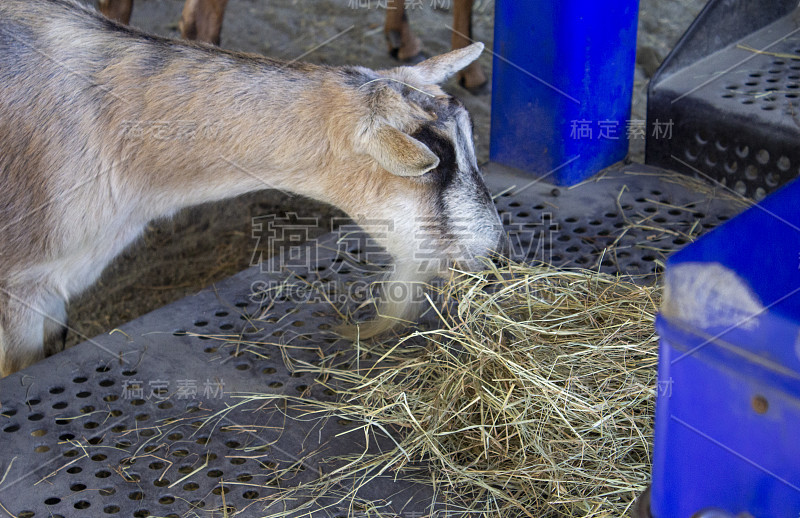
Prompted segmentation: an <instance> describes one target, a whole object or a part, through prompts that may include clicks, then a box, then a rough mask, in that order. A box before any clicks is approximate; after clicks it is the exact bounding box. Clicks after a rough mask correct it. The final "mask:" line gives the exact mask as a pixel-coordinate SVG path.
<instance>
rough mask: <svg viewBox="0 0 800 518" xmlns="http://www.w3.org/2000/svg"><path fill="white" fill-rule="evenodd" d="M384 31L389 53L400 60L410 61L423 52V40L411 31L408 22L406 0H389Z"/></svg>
mask: <svg viewBox="0 0 800 518" xmlns="http://www.w3.org/2000/svg"><path fill="white" fill-rule="evenodd" d="M383 33H384V34H385V35H386V43H387V44H388V45H389V54H391V55H392V57H394V58H397V59H399V60H400V61H409V60H411V59H413V58H415V57H416V56H418V55H419V53H420V52H422V41H420V39H419V38H417V37H416V36H415V35H414V34H413V33H412V32H411V25H410V24H409V23H408V17H407V16H406V2H405V0H388V2H387V4H386V24H385V25H384V27H383Z"/></svg>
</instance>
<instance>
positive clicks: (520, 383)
mask: <svg viewBox="0 0 800 518" xmlns="http://www.w3.org/2000/svg"><path fill="white" fill-rule="evenodd" d="M441 295H442V296H443V297H444V299H445V300H447V301H449V303H447V304H438V303H437V304H436V306H437V307H438V308H439V309H435V308H432V310H433V311H436V312H437V313H438V317H439V318H440V320H441V325H442V327H441V329H437V330H432V331H418V332H415V333H413V334H411V335H409V336H407V337H404V338H400V339H394V340H389V341H386V342H384V343H382V344H379V345H378V346H370V347H369V348H368V350H369V351H370V352H371V353H372V354H373V358H375V357H377V358H379V359H378V360H377V362H376V363H374V364H372V365H371V366H370V367H369V368H368V369H362V370H361V371H360V372H354V371H353V370H337V369H336V368H332V367H331V366H330V365H328V366H326V367H325V368H320V367H317V366H311V365H293V366H292V367H293V368H295V369H298V370H303V371H306V372H308V371H312V372H318V373H319V374H321V375H324V376H325V377H326V378H325V379H327V380H328V382H327V383H328V386H329V387H331V388H333V389H334V390H337V391H338V392H339V395H340V398H339V402H338V403H336V404H332V405H331V404H321V403H319V402H312V401H306V402H304V403H305V404H307V405H309V406H308V409H309V410H308V411H309V413H314V412H321V411H325V412H332V413H334V414H335V415H338V416H342V417H345V418H349V419H353V420H361V421H364V422H367V423H369V426H372V427H374V428H375V429H378V428H380V429H384V430H390V429H394V430H398V429H399V430H402V433H401V434H399V435H400V436H401V437H402V441H400V442H398V444H397V447H396V448H395V449H394V451H391V452H388V453H384V454H381V455H377V456H376V455H365V456H361V457H358V458H355V459H349V460H348V463H347V467H346V469H343V470H339V471H337V472H334V473H331V474H329V475H326V476H325V477H323V480H320V481H319V482H316V483H315V486H316V487H315V491H319V490H320V489H321V488H322V487H327V488H330V487H333V486H334V485H336V484H335V483H336V482H337V480H342V481H344V480H350V481H352V480H354V479H358V478H359V477H362V478H363V479H364V480H366V479H369V478H370V477H371V476H372V475H374V474H376V473H379V472H387V471H390V472H393V473H397V472H398V471H399V472H400V473H401V475H402V474H403V470H408V474H410V475H411V476H420V471H419V470H420V463H422V464H421V465H422V466H424V467H425V468H424V469H427V470H429V471H428V472H427V481H428V483H430V482H431V480H433V481H434V484H435V486H436V487H435V489H436V491H437V492H438V495H439V497H440V499H441V500H444V501H447V502H448V507H450V506H453V507H455V508H459V507H460V508H462V509H464V511H465V512H467V511H469V512H471V513H479V514H482V515H484V516H492V517H516V516H529V517H535V518H542V517H550V516H568V517H573V516H583V517H601V516H603V517H609V516H614V517H618V516H623V515H625V513H626V512H627V511H628V509H629V508H630V506H631V504H632V502H633V500H634V499H635V498H636V497H637V496H638V495H639V494H640V493H641V492H642V491H643V490H644V489H645V488H646V486H647V483H648V480H649V475H650V465H651V458H650V454H651V452H650V447H651V443H652V436H653V429H652V417H653V403H654V400H655V385H656V381H655V378H656V354H657V352H656V345H657V337H656V335H655V332H654V329H653V319H654V315H655V311H656V307H657V305H658V300H657V298H658V291H657V289H656V288H654V287H646V286H645V287H643V286H637V285H635V284H632V283H629V282H624V281H622V280H620V279H618V278H615V277H610V276H606V275H599V274H597V273H594V272H590V271H564V270H554V269H552V268H546V267H530V266H522V265H511V266H508V267H505V268H504V269H503V270H502V271H501V270H499V269H497V268H494V267H493V268H491V269H488V270H486V271H484V272H481V273H471V274H463V275H460V276H458V277H456V278H454V279H452V280H451V282H449V283H447V285H446V286H445V288H444V289H443V292H442V294H441ZM442 307H445V308H449V309H448V310H447V311H445V310H442V309H441V308H442ZM357 345H358V347H360V348H361V350H362V352H363V351H364V350H367V346H366V345H365V344H363V343H362V344H357ZM373 361H374V360H373ZM315 369H316V370H315ZM342 382H344V383H342ZM342 386H345V387H347V388H345V389H342V388H341V387H342ZM305 489H309V488H305ZM296 490H301V491H302V490H303V488H297V489H296ZM471 515H472V516H474V515H475V514H471Z"/></svg>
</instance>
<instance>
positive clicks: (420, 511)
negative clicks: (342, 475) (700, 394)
mask: <svg viewBox="0 0 800 518" xmlns="http://www.w3.org/2000/svg"><path fill="white" fill-rule="evenodd" d="M487 177H488V181H489V183H490V187H491V188H492V190H493V191H494V192H495V193H498V196H497V197H496V201H497V205H498V208H499V209H500V211H501V213H502V214H503V217H504V221H505V223H506V227H507V229H508V231H509V234H510V237H511V241H512V248H513V252H514V256H515V259H518V260H521V259H528V260H545V261H547V262H550V263H552V264H554V265H556V266H565V267H569V266H582V267H586V268H594V269H597V268H599V269H600V270H601V271H605V272H614V271H621V272H624V273H626V274H631V275H634V276H636V279H637V282H652V281H653V280H654V279H655V277H654V273H655V272H657V270H658V268H659V264H660V262H661V261H662V260H663V257H664V255H665V254H666V253H668V252H669V251H670V250H674V249H676V248H678V247H680V246H681V245H683V244H685V243H686V242H687V241H688V240H689V239H691V238H692V237H693V236H696V235H698V234H700V233H702V232H705V231H707V230H709V229H711V228H713V227H714V226H716V225H718V224H720V223H721V222H722V221H724V220H726V219H728V218H729V217H731V216H732V215H733V214H735V213H737V212H739V211H741V210H742V209H743V208H744V205H742V204H740V203H736V202H734V201H733V200H732V199H730V198H726V197H715V194H720V193H715V192H714V191H713V190H711V189H707V188H706V189H703V190H702V192H700V191H698V190H694V188H696V187H697V186H694V188H693V187H692V186H690V185H687V184H685V183H682V182H685V181H686V180H685V179H677V180H676V177H674V176H669V177H662V176H660V175H659V171H658V170H655V169H652V168H647V167H643V166H628V167H618V168H614V169H612V170H610V171H608V172H607V173H605V174H604V175H602V176H601V177H600V178H597V179H594V180H592V181H590V182H587V183H584V184H583V185H581V186H578V187H574V188H556V187H554V186H552V185H549V184H546V182H543V181H535V180H533V179H531V178H529V177H520V176H515V175H514V174H512V173H510V172H507V171H504V170H501V169H500V168H498V167H496V166H489V167H488V168H487ZM352 230H353V229H352V228H350V229H342V230H341V231H340V232H339V233H334V234H329V235H327V236H325V238H323V239H322V240H320V241H319V242H318V243H315V244H304V245H299V246H298V247H297V248H296V249H293V250H287V251H285V253H284V255H283V257H280V258H273V259H271V260H268V261H266V262H265V263H263V264H261V265H259V266H254V267H252V268H250V269H248V270H245V271H243V272H241V273H239V274H238V275H235V276H233V277H231V278H229V279H227V280H225V281H224V282H221V283H219V284H217V285H216V286H213V287H210V288H208V289H206V290H204V291H203V292H201V293H199V294H197V295H195V296H192V297H187V298H186V299H183V300H181V301H178V302H176V303H174V304H171V305H169V306H166V307H164V308H162V309H159V310H157V311H155V312H153V313H150V314H148V315H145V316H143V317H141V318H139V319H137V320H135V321H133V322H130V323H128V324H126V325H125V326H123V327H122V328H120V329H119V330H115V331H114V332H111V333H109V334H106V335H102V336H99V337H97V338H95V339H93V340H90V341H87V342H84V343H82V344H80V345H77V346H75V347H73V348H71V349H69V350H67V351H65V352H63V353H60V354H58V355H55V356H53V357H50V358H48V359H47V360H45V361H43V362H40V363H39V364H37V365H35V366H33V367H31V368H29V369H26V370H25V371H23V372H19V373H17V374H14V375H12V376H9V377H7V378H5V379H3V380H0V404H1V405H2V406H1V407H0V448H1V450H2V451H1V452H0V480H1V481H0V504H2V505H3V506H4V508H5V509H6V510H7V511H8V512H9V513H12V514H13V515H14V516H18V517H20V518H24V517H27V518H30V517H34V516H35V517H57V516H62V517H69V518H73V517H75V518H81V517H100V516H114V517H123V516H124V517H145V516H204V517H206V516H207V517H212V516H218V517H222V516H248V517H249V516H275V515H277V514H278V513H287V514H288V515H292V516H301V515H309V516H332V517H344V516H358V515H359V511H358V509H359V507H358V506H359V504H360V502H368V501H369V502H376V503H377V504H378V505H382V506H383V507H382V508H381V509H382V512H383V513H384V514H383V516H392V515H396V516H401V517H404V518H411V517H416V518H420V517H423V516H428V515H429V514H430V513H431V512H432V510H433V509H434V508H436V509H438V510H439V511H438V512H439V514H437V516H448V515H458V512H457V511H452V510H448V509H447V508H446V506H445V505H443V504H442V505H439V506H438V507H434V504H433V503H432V499H433V493H432V490H431V489H430V488H429V487H428V486H427V485H426V484H425V483H418V482H413V481H408V480H404V479H402V477H400V478H396V477H395V475H396V474H395V473H392V472H390V471H387V472H386V473H384V474H383V475H381V476H377V477H375V478H374V479H372V480H370V481H369V483H367V484H366V485H365V486H364V487H363V488H362V490H361V491H360V492H359V500H357V501H351V500H347V501H341V502H339V501H337V500H336V498H334V497H333V496H327V497H325V498H321V499H316V498H317V496H318V495H313V494H297V495H294V497H293V498H292V499H290V500H284V501H281V502H274V501H272V500H270V497H271V495H275V494H277V492H278V491H279V490H281V489H284V490H285V489H286V488H291V487H293V486H296V485H298V484H299V483H302V482H308V481H310V480H314V479H315V477H318V476H319V473H321V472H326V471H328V472H329V471H330V470H333V469H335V468H336V466H337V465H336V463H330V462H328V461H327V460H326V459H329V458H331V457H332V456H334V455H347V454H360V453H361V452H363V451H364V449H365V447H366V443H367V442H368V443H369V448H370V451H378V450H380V449H382V448H387V447H392V445H393V443H392V441H391V440H390V439H388V438H386V437H383V438H381V437H379V435H380V434H377V435H376V434H374V433H372V432H370V433H365V431H364V430H365V428H364V423H359V422H349V421H345V420H340V419H338V418H332V417H325V416H319V415H316V416H304V415H301V413H300V411H299V410H297V409H295V408H293V407H292V406H291V405H286V404H284V402H282V401H281V400H277V401H272V402H270V403H269V404H265V405H263V407H260V408H259V405H252V404H251V405H250V406H249V407H247V408H242V409H240V411H236V412H231V413H228V414H226V413H224V412H222V411H223V410H225V409H226V408H229V407H231V406H233V405H237V404H239V403H240V402H241V401H242V400H241V399H239V398H237V397H236V394H237V393H254V392H255V393H266V394H282V395H285V396H286V397H287V398H291V397H293V396H299V395H304V396H305V397H310V398H315V399H318V400H325V399H331V398H333V397H334V393H333V392H332V391H331V390H330V389H329V388H327V387H326V386H325V385H323V384H321V383H319V381H320V380H318V379H316V378H315V377H314V376H313V375H311V374H308V373H303V372H302V370H295V371H294V372H290V370H288V369H287V367H286V364H287V363H293V364H295V365H297V364H299V363H302V362H308V363H309V364H312V365H316V364H318V362H319V361H320V358H321V357H323V356H327V357H330V356H331V355H332V354H334V353H335V352H336V351H340V352H341V363H342V364H345V363H347V362H353V361H360V360H361V358H359V357H357V356H356V355H355V354H354V346H353V344H352V343H351V342H348V341H346V340H338V341H337V340H336V339H335V338H334V337H333V336H332V335H331V334H330V332H329V330H330V328H331V326H332V325H333V324H335V323H336V322H337V317H336V314H335V311H333V309H332V308H333V307H334V305H335V304H336V301H335V299H336V297H337V296H338V294H340V293H342V289H341V288H342V287H343V286H348V285H353V284H354V283H356V282H357V281H359V280H361V279H363V278H364V277H365V276H368V275H373V274H372V273H370V272H369V268H368V267H367V266H366V263H367V262H373V260H374V257H375V256H374V255H373V256H372V257H370V260H369V261H365V260H364V259H365V257H364V256H365V255H366V253H367V252H368V251H369V245H367V244H366V243H365V242H364V238H363V236H362V235H360V234H357V233H353V232H352ZM611 245H614V246H613V247H612V246H611ZM309 284H313V285H314V286H315V290H314V293H316V294H319V293H324V294H326V295H327V296H329V297H330V298H331V299H333V302H334V305H332V304H331V302H329V300H327V299H326V297H325V296H308V297H305V298H302V295H303V294H302V287H303V286H307V285H309ZM290 286H294V287H295V288H289V287H290ZM292 289H295V291H294V292H293V291H292ZM297 290H300V291H297ZM301 300H302V301H301ZM256 344H260V345H258V346H256ZM289 358H291V359H292V360H293V361H292V362H288V359H289ZM368 360H369V359H368V358H364V361H368ZM221 412H222V413H221ZM345 432H347V433H345ZM367 438H368V440H367ZM132 459H133V460H132ZM332 489H333V490H332V491H331V492H330V494H336V493H337V490H339V489H340V491H339V493H340V494H344V493H346V489H347V488H332ZM223 510H224V511H223ZM290 511H293V512H294V514H291V513H290ZM362 516H366V515H362ZM371 516H372V515H371Z"/></svg>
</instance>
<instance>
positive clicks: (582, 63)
mask: <svg viewBox="0 0 800 518" xmlns="http://www.w3.org/2000/svg"><path fill="white" fill-rule="evenodd" d="M638 4H639V2H638V0H617V1H614V2H598V1H596V0H591V1H590V0H559V1H543V2H542V1H532V2H528V1H524V2H522V1H519V0H497V2H496V4H495V26H494V53H495V56H494V63H493V68H492V130H491V153H490V154H491V159H492V160H493V161H495V162H499V163H501V164H503V165H507V166H511V167H515V168H518V169H521V170H523V171H526V172H529V173H531V174H533V175H536V176H540V177H545V178H547V180H548V181H552V182H554V183H557V184H560V185H571V184H575V183H578V182H580V181H581V180H583V179H585V178H588V177H589V176H591V175H593V174H594V173H596V172H597V171H599V170H601V169H603V168H604V167H607V166H609V165H611V164H613V163H614V162H618V161H619V160H622V159H623V158H625V156H626V154H627V152H628V130H629V126H628V119H629V116H630V110H631V93H632V91H633V71H634V63H635V59H636V21H637V17H638V7H639V5H638ZM642 122H643V121H642ZM634 131H636V135H637V137H638V138H644V133H643V132H644V128H643V127H641V128H634Z"/></svg>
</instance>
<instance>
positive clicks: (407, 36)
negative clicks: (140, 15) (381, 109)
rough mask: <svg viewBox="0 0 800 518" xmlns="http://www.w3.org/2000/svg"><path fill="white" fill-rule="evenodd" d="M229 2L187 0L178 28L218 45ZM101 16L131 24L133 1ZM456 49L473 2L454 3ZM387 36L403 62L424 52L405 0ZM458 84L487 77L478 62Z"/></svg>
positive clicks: (394, 7) (466, 35)
mask: <svg viewBox="0 0 800 518" xmlns="http://www.w3.org/2000/svg"><path fill="white" fill-rule="evenodd" d="M227 4H228V0H186V2H185V3H184V4H183V12H182V14H181V20H180V22H179V23H178V27H179V28H180V31H181V36H182V37H184V38H186V39H187V40H198V41H205V42H208V43H213V44H215V45H219V41H220V32H221V31H222V19H223V18H224V17H225V7H226V5H227ZM97 7H98V9H99V10H100V12H101V13H103V14H104V15H106V16H108V17H109V18H111V19H112V20H116V21H118V22H120V23H124V24H128V22H130V19H131V12H132V10H133V0H98V2H97ZM452 32H453V36H452V48H453V50H456V49H460V48H464V47H466V46H467V45H469V44H471V43H472V39H471V38H472V0H455V5H454V6H453V31H452ZM384 34H385V35H386V41H387V43H388V44H389V53H390V54H391V55H392V56H394V57H396V58H397V59H399V60H400V61H409V60H412V59H414V58H415V57H417V56H418V55H419V54H420V52H422V41H421V40H420V39H419V38H418V37H417V36H415V35H414V33H413V32H412V31H411V25H410V24H409V22H408V16H407V15H406V2H405V0H387V3H386V23H385V25H384ZM458 80H459V82H460V83H461V84H462V85H463V86H464V87H465V88H467V89H469V90H470V91H477V90H479V89H480V88H481V87H483V86H484V85H485V84H486V83H487V80H486V74H485V73H484V72H483V69H482V68H481V66H480V65H479V64H478V63H470V64H469V65H468V66H467V67H466V68H465V69H464V70H461V71H459V72H458Z"/></svg>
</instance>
